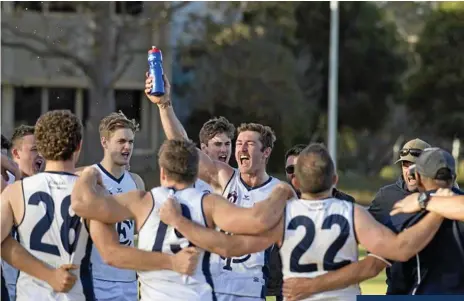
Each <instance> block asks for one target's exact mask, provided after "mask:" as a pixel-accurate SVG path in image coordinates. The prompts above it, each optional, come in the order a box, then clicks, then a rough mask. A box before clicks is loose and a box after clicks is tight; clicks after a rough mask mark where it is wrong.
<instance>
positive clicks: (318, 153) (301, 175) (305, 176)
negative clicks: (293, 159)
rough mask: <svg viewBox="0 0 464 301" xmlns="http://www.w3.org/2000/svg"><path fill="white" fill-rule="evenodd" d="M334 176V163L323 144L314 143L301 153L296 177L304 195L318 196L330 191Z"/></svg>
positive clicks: (296, 167)
mask: <svg viewBox="0 0 464 301" xmlns="http://www.w3.org/2000/svg"><path fill="white" fill-rule="evenodd" d="M334 174H335V167H334V163H333V161H332V158H331V157H330V154H329V152H328V150H327V149H326V148H325V146H324V145H323V144H320V143H313V144H310V145H308V146H307V147H306V148H305V149H304V150H303V151H301V153H300V155H299V157H298V161H297V163H296V166H295V175H296V178H297V179H298V182H299V185H300V190H301V192H302V193H311V194H317V193H321V192H324V191H327V190H329V189H330V188H331V187H332V185H333V176H334Z"/></svg>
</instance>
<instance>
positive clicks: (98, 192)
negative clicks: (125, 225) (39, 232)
mask: <svg viewBox="0 0 464 301" xmlns="http://www.w3.org/2000/svg"><path fill="white" fill-rule="evenodd" d="M146 194H147V192H145V191H140V190H135V191H131V192H128V193H122V194H115V195H110V194H109V193H108V191H107V190H106V189H105V188H103V186H101V175H100V172H99V171H98V170H97V169H95V168H94V167H88V168H85V169H84V170H83V171H82V173H81V176H80V177H79V179H78V180H77V181H76V183H75V185H74V188H73V191H72V194H71V207H72V209H73V210H74V212H75V213H76V214H77V215H79V216H81V217H83V218H86V219H94V220H98V221H101V222H104V223H116V222H119V221H122V220H126V219H136V216H135V214H134V212H131V207H130V206H132V205H133V204H135V203H137V202H138V201H140V200H142V199H143V197H144V196H145V195H146Z"/></svg>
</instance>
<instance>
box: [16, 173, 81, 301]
mask: <svg viewBox="0 0 464 301" xmlns="http://www.w3.org/2000/svg"><path fill="white" fill-rule="evenodd" d="M76 179H77V176H76V175H74V174H70V173H65V172H50V171H49V172H42V173H39V174H37V175H34V176H31V177H28V178H25V179H24V180H23V181H22V189H23V196H24V206H25V208H24V218H23V220H22V221H20V223H19V225H18V236H19V241H20V243H21V245H23V247H24V248H25V249H26V250H27V251H29V253H31V254H32V255H34V256H35V257H37V258H38V259H40V260H42V261H43V262H45V263H46V264H48V265H50V266H51V267H54V268H58V267H60V266H61V265H63V264H76V265H79V267H80V266H81V264H82V261H83V259H84V257H85V256H86V246H87V242H88V240H89V232H88V230H87V227H86V225H85V223H84V220H83V219H82V218H80V217H79V216H76V215H75V213H74V211H73V210H72V209H71V192H72V189H73V187H74V183H75V181H76ZM72 273H74V274H75V275H76V276H79V273H80V271H79V269H78V270H73V271H72ZM16 294H17V299H16V300H17V301H21V300H27V301H30V300H34V301H42V300H69V301H71V300H72V301H85V297H84V293H83V287H82V283H81V280H80V277H78V278H77V281H76V284H75V285H74V286H73V288H72V289H71V290H70V291H69V292H68V293H55V292H53V289H52V288H51V287H50V286H49V285H48V284H47V283H45V282H43V281H41V280H38V279H35V278H33V277H31V276H29V275H28V274H26V273H21V272H20V273H19V277H18V282H17V291H16Z"/></svg>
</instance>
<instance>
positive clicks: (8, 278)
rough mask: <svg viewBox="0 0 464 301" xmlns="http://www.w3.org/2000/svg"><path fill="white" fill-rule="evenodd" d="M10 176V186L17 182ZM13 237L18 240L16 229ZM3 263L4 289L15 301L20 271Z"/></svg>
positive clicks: (9, 173) (14, 228)
mask: <svg viewBox="0 0 464 301" xmlns="http://www.w3.org/2000/svg"><path fill="white" fill-rule="evenodd" d="M6 173H7V174H8V182H7V183H8V185H10V184H13V183H14V182H15V181H16V178H15V176H14V175H13V174H12V173H11V172H9V171H8V170H7V171H6ZM11 236H13V238H14V239H16V240H18V232H17V231H16V227H13V230H11ZM1 262H2V288H3V286H4V285H5V284H6V286H5V288H6V289H7V290H8V293H9V295H10V299H11V300H15V299H16V298H15V295H16V291H15V288H16V280H17V279H18V270H17V269H15V268H14V267H12V266H11V265H9V264H8V263H7V262H6V261H3V260H2V261H1ZM6 297H7V296H3V295H2V298H6Z"/></svg>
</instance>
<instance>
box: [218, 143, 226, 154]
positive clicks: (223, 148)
mask: <svg viewBox="0 0 464 301" xmlns="http://www.w3.org/2000/svg"><path fill="white" fill-rule="evenodd" d="M219 151H220V152H221V153H225V152H227V146H226V145H225V144H222V145H221V146H220V148H219Z"/></svg>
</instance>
